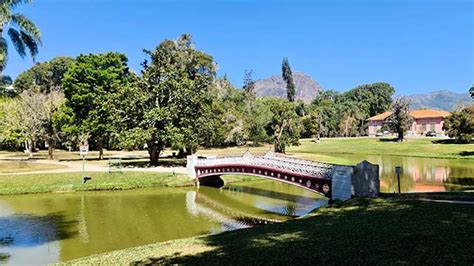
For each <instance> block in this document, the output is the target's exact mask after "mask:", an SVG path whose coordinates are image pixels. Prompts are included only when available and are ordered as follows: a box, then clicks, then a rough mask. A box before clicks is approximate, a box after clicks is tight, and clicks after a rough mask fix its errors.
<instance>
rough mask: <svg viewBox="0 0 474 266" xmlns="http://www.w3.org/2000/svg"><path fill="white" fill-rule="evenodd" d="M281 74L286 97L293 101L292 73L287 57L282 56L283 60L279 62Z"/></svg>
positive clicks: (293, 84) (293, 85)
mask: <svg viewBox="0 0 474 266" xmlns="http://www.w3.org/2000/svg"><path fill="white" fill-rule="evenodd" d="M281 72H282V73H281V76H282V78H283V80H284V81H285V82H286V90H287V98H288V101H290V102H294V101H295V94H296V92H295V83H294V82H293V73H292V72H291V68H290V63H289V62H288V58H286V57H285V58H283V62H282V64H281Z"/></svg>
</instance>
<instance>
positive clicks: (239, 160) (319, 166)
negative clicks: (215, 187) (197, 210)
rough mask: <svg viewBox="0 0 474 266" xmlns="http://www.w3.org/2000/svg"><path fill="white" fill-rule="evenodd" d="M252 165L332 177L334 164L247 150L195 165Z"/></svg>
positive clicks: (199, 160)
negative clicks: (237, 154) (260, 153)
mask: <svg viewBox="0 0 474 266" xmlns="http://www.w3.org/2000/svg"><path fill="white" fill-rule="evenodd" d="M229 164H230V165H232V164H239V165H250V166H267V167H271V168H277V169H281V170H284V171H288V172H293V173H299V174H302V175H310V176H320V177H324V178H328V179H330V178H331V176H332V175H331V171H332V169H333V165H330V164H323V163H317V162H311V161H306V160H300V159H293V158H287V157H279V156H276V155H274V154H273V153H272V152H268V153H266V154H265V155H263V156H256V155H253V154H251V153H250V152H248V151H247V152H246V153H245V154H244V155H243V156H226V157H211V158H205V159H197V160H196V162H195V166H213V165H229Z"/></svg>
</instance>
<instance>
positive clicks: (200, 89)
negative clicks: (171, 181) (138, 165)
mask: <svg viewBox="0 0 474 266" xmlns="http://www.w3.org/2000/svg"><path fill="white" fill-rule="evenodd" d="M146 53H147V54H148V55H149V56H150V58H151V61H150V62H148V61H145V63H144V64H143V65H144V70H143V72H142V77H141V79H140V82H139V88H138V89H137V90H136V91H135V93H132V94H128V97H130V98H132V99H133V101H132V102H131V103H127V104H124V107H125V108H128V109H131V108H136V109H137V113H136V115H134V116H133V118H132V119H131V120H133V121H131V122H132V123H130V124H128V125H127V127H126V130H125V132H124V133H125V134H124V136H125V138H126V139H129V140H130V138H131V136H133V140H134V141H135V142H136V141H138V142H142V143H143V142H145V143H146V144H147V149H148V153H149V155H150V164H151V165H157V164H158V159H159V155H160V153H161V152H162V151H163V149H164V148H165V147H166V146H171V147H173V148H175V149H185V150H186V152H187V153H194V152H195V151H196V149H197V147H198V144H199V140H200V136H201V134H200V132H201V131H202V130H203V129H204V128H206V127H207V126H206V125H207V123H208V117H207V116H206V114H207V113H206V108H205V107H206V106H208V105H209V104H211V102H212V101H211V99H210V97H209V94H208V91H209V88H210V87H211V85H212V83H213V79H214V76H215V64H214V62H213V59H212V57H211V56H209V55H207V54H205V53H203V52H200V51H198V50H195V49H194V46H193V45H192V41H191V36H190V35H187V34H184V35H182V36H181V37H179V38H178V40H176V41H172V40H165V41H163V42H162V43H160V44H159V45H158V47H157V48H156V49H155V50H154V51H146ZM132 95H133V97H131V96H132ZM124 113H128V111H125V112H124ZM130 133H134V134H133V135H130ZM127 135H128V137H127Z"/></svg>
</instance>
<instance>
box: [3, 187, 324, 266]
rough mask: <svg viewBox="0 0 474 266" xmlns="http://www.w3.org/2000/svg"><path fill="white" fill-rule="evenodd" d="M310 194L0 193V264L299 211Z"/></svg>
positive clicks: (205, 190)
mask: <svg viewBox="0 0 474 266" xmlns="http://www.w3.org/2000/svg"><path fill="white" fill-rule="evenodd" d="M325 203H326V201H325V200H324V199H322V198H321V197H319V196H317V195H316V194H314V193H312V192H310V191H306V190H304V189H301V188H297V187H294V186H290V185H287V184H283V183H278V182H272V181H266V180H264V181H257V182H251V183H240V184H233V185H230V186H227V187H225V188H223V189H216V188H210V187H200V188H186V189H182V188H167V189H152V190H135V191H120V192H87V193H71V194H44V195H21V196H1V197H0V264H3V263H7V264H28V265H31V264H36V265H37V264H47V263H52V262H58V261H66V260H71V259H75V258H79V257H83V256H88V255H92V254H96V253H101V252H107V251H112V250H117V249H123V248H128V247H134V246H139V245H145V244H150V243H155V242H160V241H167V240H172V239H178V238H185V237H191V236H197V235H203V234H214V233H219V232H222V231H226V230H233V229H238V228H244V227H249V226H256V225H260V224H268V223H275V222H279V221H285V220H288V219H292V218H294V217H296V216H300V215H304V214H306V213H308V212H310V211H311V210H313V209H315V208H317V207H319V206H321V205H322V204H325Z"/></svg>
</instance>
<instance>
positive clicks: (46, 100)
mask: <svg viewBox="0 0 474 266" xmlns="http://www.w3.org/2000/svg"><path fill="white" fill-rule="evenodd" d="M63 101H64V96H63V94H62V92H60V91H57V90H56V91H51V92H50V93H41V92H39V91H35V90H26V91H24V92H22V93H21V94H20V95H19V97H18V98H17V99H15V100H14V101H13V102H11V104H9V105H8V106H7V108H8V109H7V110H6V114H7V116H6V117H5V119H4V120H3V123H2V128H4V130H5V131H4V134H6V135H8V134H10V135H11V134H13V135H15V136H16V140H17V141H18V142H24V143H25V148H26V150H28V151H29V154H30V155H32V152H33V150H34V147H35V142H36V141H38V140H46V141H47V142H48V144H49V148H48V158H49V159H53V147H54V144H55V141H56V140H57V139H58V135H57V133H58V132H57V131H56V130H55V128H54V125H53V116H54V114H55V112H56V111H57V110H58V108H59V106H60V105H61V104H62V102H63Z"/></svg>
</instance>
